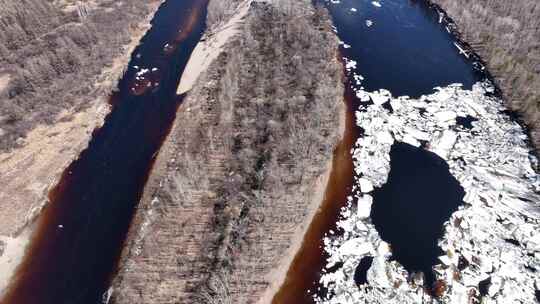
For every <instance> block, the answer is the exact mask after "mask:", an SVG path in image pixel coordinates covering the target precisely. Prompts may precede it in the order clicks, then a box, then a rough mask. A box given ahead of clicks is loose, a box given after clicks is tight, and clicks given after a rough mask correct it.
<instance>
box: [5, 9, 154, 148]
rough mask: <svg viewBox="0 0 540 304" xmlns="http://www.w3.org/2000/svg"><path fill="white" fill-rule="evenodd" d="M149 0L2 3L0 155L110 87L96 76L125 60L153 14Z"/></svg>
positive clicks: (86, 103)
mask: <svg viewBox="0 0 540 304" xmlns="http://www.w3.org/2000/svg"><path fill="white" fill-rule="evenodd" d="M149 3H156V0H153V1H144V0H123V1H118V0H102V1H74V0H62V1H60V0H56V1H42V0H17V1H14V0H0V78H1V76H3V77H4V78H7V77H9V79H10V81H9V82H8V84H7V87H5V88H3V89H2V88H0V151H2V150H6V149H10V148H12V147H14V146H15V145H16V142H17V139H18V138H19V137H21V136H24V135H25V134H26V133H27V132H28V131H29V130H31V129H32V128H33V127H35V126H36V125H37V124H41V123H51V122H53V121H54V120H55V119H56V114H58V113H59V112H60V111H61V110H63V109H69V108H72V107H76V108H77V107H78V108H81V107H85V106H87V105H88V104H89V102H91V101H92V100H95V99H96V98H97V97H99V96H103V95H105V94H107V93H109V90H110V87H103V86H102V87H96V86H95V83H96V81H97V80H98V79H97V78H98V77H97V76H98V75H99V74H100V72H101V71H103V69H104V68H105V67H107V66H110V65H111V64H112V61H113V59H114V58H115V57H116V56H119V55H120V54H122V53H123V51H124V50H123V49H122V48H123V46H125V45H126V44H127V43H129V41H130V38H131V35H132V31H133V30H134V29H135V28H136V25H137V24H138V23H141V21H142V18H144V17H145V16H146V15H147V14H149V13H150V9H151V8H150V5H149Z"/></svg>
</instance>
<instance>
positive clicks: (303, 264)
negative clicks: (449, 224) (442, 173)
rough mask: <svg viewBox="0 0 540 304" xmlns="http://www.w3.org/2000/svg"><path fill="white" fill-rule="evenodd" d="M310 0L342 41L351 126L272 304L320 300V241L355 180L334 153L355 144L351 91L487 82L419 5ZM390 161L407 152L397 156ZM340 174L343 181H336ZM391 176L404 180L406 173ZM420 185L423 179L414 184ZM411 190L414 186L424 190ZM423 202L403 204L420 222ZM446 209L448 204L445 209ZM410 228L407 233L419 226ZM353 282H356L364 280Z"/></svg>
mask: <svg viewBox="0 0 540 304" xmlns="http://www.w3.org/2000/svg"><path fill="white" fill-rule="evenodd" d="M314 3H315V5H323V6H325V7H326V8H327V9H328V11H329V12H330V15H331V18H332V20H333V22H334V26H335V29H336V32H337V35H338V36H339V38H340V40H341V41H342V45H341V47H340V51H341V54H342V57H343V63H344V65H345V66H346V67H347V71H346V76H347V79H346V93H345V96H344V100H345V101H346V103H347V104H348V105H349V106H348V110H349V111H351V112H350V113H348V117H349V119H350V120H352V122H351V121H349V122H347V128H350V129H348V130H346V134H345V135H344V138H345V139H344V141H343V142H342V143H341V146H340V147H338V150H337V151H336V154H335V155H334V167H333V171H334V172H333V173H332V176H331V179H330V181H329V184H328V186H327V190H326V191H327V192H326V197H325V201H324V202H323V203H322V205H321V209H320V210H319V212H318V214H317V215H316V217H315V219H314V220H313V222H312V223H311V225H310V227H309V229H308V232H307V233H306V236H305V237H304V243H303V245H302V248H301V249H300V250H299V251H298V252H297V254H296V256H295V259H294V261H293V263H292V264H291V266H290V268H289V270H288V273H287V277H286V280H285V282H284V283H283V285H282V287H281V289H280V290H279V291H278V293H277V294H276V295H275V297H274V299H273V302H272V303H274V304H288V303H314V300H313V296H314V295H319V296H324V293H325V291H324V290H323V289H321V288H319V285H318V281H319V278H320V277H321V274H322V270H323V268H324V265H325V263H326V258H327V256H326V253H325V252H324V250H323V242H322V240H323V238H324V236H325V235H326V234H327V233H329V232H330V231H334V232H335V231H336V228H335V227H336V222H337V221H338V219H339V212H340V209H341V208H342V207H344V206H345V205H346V203H347V196H348V195H350V194H351V191H350V189H351V184H352V181H353V180H354V173H353V172H354V171H353V169H352V168H353V164H352V160H351V158H350V157H348V156H343V155H340V153H343V152H340V151H346V152H345V153H347V154H348V153H350V151H351V149H352V147H353V145H354V142H355V141H356V140H357V138H358V136H361V134H362V130H360V129H359V127H357V126H356V124H355V122H354V112H355V111H356V110H357V109H358V108H359V106H360V105H361V103H362V102H361V101H360V100H359V98H357V97H356V95H355V93H354V89H358V88H360V87H362V88H364V89H365V90H366V91H376V90H379V89H387V90H389V91H390V92H391V93H392V95H393V96H401V95H408V96H411V97H419V96H421V95H424V94H429V93H432V92H433V88H434V87H436V86H446V85H449V84H452V83H461V84H463V87H464V88H465V89H470V88H471V87H472V85H473V84H474V83H476V82H477V81H480V80H482V79H485V78H486V77H487V74H486V73H484V72H483V70H482V69H481V66H480V64H479V63H477V62H475V61H473V60H472V59H469V58H468V57H466V56H464V55H463V54H461V53H460V50H459V49H458V47H457V46H460V47H461V45H460V42H459V41H458V40H457V39H456V37H455V36H454V35H453V34H452V33H451V30H449V29H448V28H447V27H448V25H447V24H446V23H445V22H444V20H443V18H441V16H440V15H439V12H438V11H436V10H435V9H434V8H433V7H431V6H429V5H428V4H427V3H426V1H424V0H382V1H368V0H361V1H359V0H341V1H336V0H332V1H331V0H326V1H324V0H315V1H314ZM456 45H457V46H456ZM355 74H356V75H358V74H360V75H362V76H363V77H364V79H358V78H355V77H354V75H355ZM343 145H345V147H343ZM398 152H399V151H397V152H396V153H398ZM396 157H400V158H402V157H407V155H406V154H404V155H397V154H396ZM405 161H406V159H405ZM436 172H438V171H436ZM397 173H400V174H402V172H397ZM343 174H345V175H347V176H341V175H343ZM395 178H396V179H402V178H404V179H407V176H395ZM425 180H426V179H423V181H424V182H425ZM434 180H441V179H434ZM442 180H445V179H444V178H443V179H442ZM343 181H344V182H343ZM420 181H422V179H418V182H420ZM411 182H412V183H414V182H415V181H411ZM414 186H415V187H417V186H418V187H417V188H420V189H421V188H422V187H429V185H414ZM399 189H400V188H399V187H393V188H390V187H389V188H387V189H386V191H388V192H389V193H385V195H386V197H390V196H393V195H398V194H397V193H394V192H395V191H399ZM344 190H345V191H344ZM379 192H381V191H380V190H379ZM383 192H384V189H383ZM457 194H459V193H457ZM381 196H382V195H381ZM398 196H399V195H398ZM421 202H422V200H421V199H420V197H419V198H418V199H417V200H415V199H414V198H413V199H412V201H408V202H407V203H409V206H410V207H411V208H418V209H417V211H418V212H419V213H420V214H421V216H423V217H424V218H430V217H431V214H429V210H422V209H421V207H420V206H422V203H421ZM450 203H451V204H453V203H455V202H450ZM398 206H399V205H398ZM394 207H395V206H394ZM394 207H392V206H390V207H388V208H389V211H390V212H391V213H392V212H398V209H394ZM452 208H453V206H452V207H450V206H449V209H452ZM381 217H382V218H384V216H379V218H381ZM389 219H390V218H387V220H389ZM381 222H384V221H381ZM386 224H387V223H386ZM415 227H416V228H414V227H413V229H419V228H418V227H420V228H421V227H422V226H421V225H417V226H415ZM389 228H392V227H389ZM398 231H399V229H398ZM418 232H419V231H418ZM399 237H404V238H406V237H407V235H405V233H403V234H402V235H400V236H399ZM412 260H413V261H412V262H411V263H412V264H413V265H424V264H425V263H423V262H422V261H418V260H416V261H415V260H414V258H412ZM367 262H369V261H366V263H367ZM415 262H416V264H415ZM365 266H367V265H365ZM367 268H369V267H367ZM358 277H359V279H360V280H361V278H362V275H361V274H359V275H358Z"/></svg>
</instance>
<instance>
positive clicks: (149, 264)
mask: <svg viewBox="0 0 540 304" xmlns="http://www.w3.org/2000/svg"><path fill="white" fill-rule="evenodd" d="M218 1H221V0H217V1H215V0H213V1H212V2H218ZM277 2H278V1H275V2H270V3H268V2H266V3H265V2H253V4H252V6H251V8H250V11H249V13H248V16H247V17H246V21H245V25H244V26H243V27H242V33H241V35H239V36H237V37H235V38H233V39H232V40H230V41H229V44H228V45H227V46H226V47H225V50H226V51H225V52H223V53H222V54H221V55H220V56H219V58H218V59H217V60H216V61H215V62H214V63H212V65H211V66H210V67H209V69H208V70H207V72H206V73H205V74H203V75H202V76H201V78H200V79H199V81H198V82H197V85H196V87H195V88H194V89H193V90H192V91H191V92H190V93H189V95H188V97H187V99H186V100H185V101H184V103H183V104H182V106H181V108H180V110H179V112H178V114H177V118H176V122H175V128H174V129H173V131H172V132H171V134H170V136H169V140H168V141H167V143H166V145H165V146H164V147H163V148H162V152H161V153H160V156H159V159H158V163H160V162H166V168H165V169H160V168H162V167H160V165H159V164H158V165H157V166H156V168H157V169H155V170H154V172H159V170H163V171H165V172H166V173H164V176H163V177H160V178H159V180H156V181H153V182H152V181H151V182H150V186H148V185H149V184H147V193H148V192H149V193H154V194H153V195H154V196H153V197H147V198H146V201H144V200H143V203H142V207H140V212H139V214H138V218H137V219H136V220H135V224H134V225H133V227H139V226H140V227H143V226H144V225H142V224H141V223H142V222H143V221H146V220H145V218H146V219H149V218H151V219H152V222H151V223H152V224H151V225H149V226H146V228H145V229H147V230H146V234H145V235H146V236H145V237H143V238H142V239H141V241H140V243H131V245H129V246H131V250H130V253H131V254H132V255H131V256H130V257H129V260H128V261H127V262H126V263H125V265H126V266H125V269H129V270H126V271H122V272H121V274H120V275H119V277H118V279H117V284H115V296H114V298H115V301H113V303H117V304H122V303H130V304H133V303H176V302H178V303H238V304H242V303H255V301H256V300H257V299H258V298H259V297H260V296H261V294H262V292H263V291H264V290H265V289H266V288H267V287H268V286H269V285H270V283H271V282H272V281H271V280H269V278H268V277H267V275H268V274H269V273H270V272H271V271H272V270H274V269H275V268H276V267H278V266H279V265H280V258H282V257H283V256H284V255H285V252H286V250H287V248H288V246H289V245H290V244H291V238H292V237H293V236H294V235H295V234H297V232H298V231H297V228H298V227H299V225H300V224H301V223H303V221H304V220H305V219H306V217H307V214H308V212H309V209H310V207H313V206H316V204H319V203H320V200H322V197H317V194H316V193H317V192H318V191H324V187H325V184H321V185H317V180H318V178H320V177H321V176H322V175H323V174H324V173H325V172H326V169H327V165H328V164H329V162H330V160H331V159H332V152H333V148H334V145H335V144H336V142H337V139H338V137H339V135H340V134H339V133H340V131H339V129H340V128H339V122H340V117H339V116H340V115H339V113H340V109H343V108H342V107H344V104H343V86H342V84H341V83H342V66H341V64H340V63H339V61H338V60H337V47H338V41H337V38H336V37H335V36H334V34H333V33H332V31H331V27H330V24H329V19H328V17H327V16H326V15H325V13H326V11H323V10H317V11H316V10H314V9H313V8H312V7H311V4H310V3H309V1H308V0H302V1H283V4H284V5H279V4H280V3H277ZM216 7H218V6H211V7H210V8H211V9H216ZM212 13H213V14H214V15H212V14H210V15H209V16H208V18H215V17H212V16H223V14H221V13H220V12H212ZM213 20H216V19H213ZM158 174H159V173H155V174H154V177H155V178H156V179H157V178H158V177H157V176H158ZM152 184H155V185H163V187H159V186H155V187H156V188H155V189H156V190H155V191H156V192H152V190H151V189H153V188H152V187H153V186H152ZM320 195H321V196H322V193H321V194H320ZM154 198H155V199H154ZM152 201H153V202H154V203H153V205H150V202H152ZM312 204H315V205H312ZM146 208H150V210H152V212H148V209H146ZM145 212H148V213H147V214H148V215H147V216H146V217H145V216H144V215H143V214H145ZM150 214H152V215H150ZM137 223H139V224H137ZM129 246H128V248H129ZM156 290H158V291H159V292H154V291H156Z"/></svg>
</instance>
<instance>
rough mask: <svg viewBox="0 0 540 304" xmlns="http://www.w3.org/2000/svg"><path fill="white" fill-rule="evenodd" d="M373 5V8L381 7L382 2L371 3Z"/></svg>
mask: <svg viewBox="0 0 540 304" xmlns="http://www.w3.org/2000/svg"><path fill="white" fill-rule="evenodd" d="M371 4H373V6H376V7H381V6H382V5H381V2H379V1H371Z"/></svg>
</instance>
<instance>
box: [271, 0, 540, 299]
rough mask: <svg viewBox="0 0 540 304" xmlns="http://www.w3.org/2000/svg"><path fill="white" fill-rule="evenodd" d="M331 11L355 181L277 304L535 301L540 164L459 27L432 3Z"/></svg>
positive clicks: (335, 6) (353, 5) (347, 1)
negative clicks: (536, 167) (349, 115)
mask: <svg viewBox="0 0 540 304" xmlns="http://www.w3.org/2000/svg"><path fill="white" fill-rule="evenodd" d="M318 2H319V3H320V4H322V5H325V6H326V7H327V8H328V10H329V12H330V14H331V17H332V19H333V22H334V26H335V30H336V32H337V35H338V36H339V38H340V39H341V41H342V44H341V54H342V56H343V61H344V65H345V67H346V74H347V79H348V83H347V89H348V92H347V94H346V97H347V100H349V99H350V100H349V102H350V103H351V104H352V109H353V111H354V112H355V113H354V115H355V124H356V126H355V128H356V130H357V132H356V133H357V134H359V135H358V137H357V138H356V139H355V143H354V145H353V147H351V151H350V152H351V153H352V155H353V167H354V177H353V178H354V186H353V189H352V191H350V193H349V196H348V197H347V198H346V199H345V200H346V201H340V200H339V198H337V197H336V198H335V199H334V200H335V201H334V202H332V203H331V204H328V203H325V205H324V206H323V210H322V212H321V214H322V215H320V216H322V217H328V214H336V210H338V212H337V213H340V214H339V216H336V217H335V221H336V222H332V223H330V224H326V226H324V227H321V225H325V224H321V223H329V221H328V220H325V221H318V220H317V219H316V220H315V221H314V224H312V227H310V230H309V231H310V232H308V236H309V238H306V239H305V244H304V245H303V247H302V249H301V250H300V251H299V252H298V253H297V256H296V258H295V261H294V263H293V265H292V266H291V268H290V269H289V273H288V275H287V280H286V282H285V284H284V285H283V286H282V288H281V290H280V292H279V293H278V294H277V296H276V297H275V299H274V303H313V302H319V303H341V304H344V303H419V302H422V301H429V300H431V299H432V298H435V300H436V301H439V302H441V303H467V302H468V301H481V300H482V298H484V299H485V300H493V301H497V300H498V301H500V300H503V301H506V302H505V303H514V302H515V301H518V300H519V301H522V302H523V303H533V302H534V298H535V292H536V293H537V292H538V288H539V287H538V284H539V283H540V282H536V283H535V280H534V278H535V273H536V271H537V269H538V268H539V267H538V266H539V265H538V264H539V261H538V258H535V256H538V245H539V244H540V239H539V238H540V235H539V232H538V231H539V229H538V227H539V225H538V210H539V208H538V201H539V199H538V190H539V180H538V175H537V174H536V173H535V172H534V171H533V170H532V165H533V164H534V162H536V160H535V159H534V157H532V156H531V155H530V153H529V152H530V146H529V144H528V140H527V136H526V135H525V132H524V131H523V129H522V128H521V127H520V126H519V125H518V124H517V123H516V122H515V121H513V120H512V119H511V118H510V117H509V116H508V115H507V114H506V112H505V109H504V106H503V102H502V100H500V99H499V98H498V96H497V94H496V91H497V90H496V89H495V88H494V87H493V86H492V85H491V83H490V82H489V75H488V73H487V71H486V70H485V69H484V68H483V66H482V64H481V63H480V62H478V58H476V57H475V55H474V54H473V53H472V52H469V51H468V50H467V48H466V46H465V45H463V44H462V43H461V42H460V41H459V39H457V37H456V35H455V34H454V33H453V28H454V27H453V25H452V24H451V20H449V19H448V18H446V16H444V14H442V13H441V12H440V11H438V10H437V9H436V8H435V7H431V6H430V5H429V4H428V3H427V2H426V1H422V0H420V1H414V0H382V1H368V0H341V1H340V0H327V1H318ZM449 22H450V23H449ZM516 227H518V228H516ZM313 234H318V236H319V237H320V238H321V239H323V241H322V246H310V245H309V243H310V242H313V239H314V236H313ZM516 244H517V245H516ZM313 256H321V257H322V258H321V259H320V261H319V260H316V259H314V258H313ZM314 260H315V261H318V263H315V264H314V263H312V262H313V261H314ZM510 260H511V261H510ZM310 262H311V264H308V263H310ZM512 269H514V270H512ZM535 284H536V285H535Z"/></svg>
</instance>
